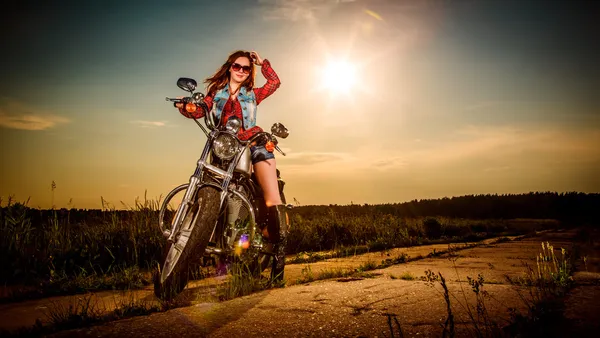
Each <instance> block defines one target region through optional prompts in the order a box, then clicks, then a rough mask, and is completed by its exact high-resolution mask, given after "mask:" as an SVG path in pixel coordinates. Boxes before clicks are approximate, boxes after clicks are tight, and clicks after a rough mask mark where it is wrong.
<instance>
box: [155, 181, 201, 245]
mask: <svg viewBox="0 0 600 338" xmlns="http://www.w3.org/2000/svg"><path fill="white" fill-rule="evenodd" d="M198 183H200V179H199V178H198V177H196V176H192V177H190V182H189V183H188V187H187V190H186V191H185V195H184V196H183V200H182V201H181V204H179V207H178V208H177V212H176V213H175V220H174V221H173V228H171V230H170V233H168V232H169V230H163V234H164V235H167V233H168V237H167V241H169V242H174V241H175V235H176V234H177V233H178V232H179V228H180V227H181V223H182V220H183V218H184V216H185V215H186V214H187V211H188V210H189V209H190V207H191V206H192V204H193V198H194V196H196V191H197V190H198V186H199V184H198ZM165 201H166V199H165ZM166 232H167V233H166Z"/></svg>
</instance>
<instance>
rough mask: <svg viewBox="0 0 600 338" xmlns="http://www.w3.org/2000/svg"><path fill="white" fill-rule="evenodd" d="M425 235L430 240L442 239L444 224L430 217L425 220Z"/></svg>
mask: <svg viewBox="0 0 600 338" xmlns="http://www.w3.org/2000/svg"><path fill="white" fill-rule="evenodd" d="M423 227H424V228H425V234H426V235H427V238H429V239H438V238H440V237H442V224H441V223H440V221H438V220H437V219H436V218H432V217H428V218H425V219H424V220H423Z"/></svg>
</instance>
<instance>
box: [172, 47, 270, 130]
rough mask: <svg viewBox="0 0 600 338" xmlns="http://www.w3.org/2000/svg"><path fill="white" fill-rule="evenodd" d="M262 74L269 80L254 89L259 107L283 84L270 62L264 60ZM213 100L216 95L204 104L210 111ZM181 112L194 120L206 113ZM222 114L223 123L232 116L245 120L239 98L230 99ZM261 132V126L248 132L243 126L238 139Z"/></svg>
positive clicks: (206, 99) (199, 110)
mask: <svg viewBox="0 0 600 338" xmlns="http://www.w3.org/2000/svg"><path fill="white" fill-rule="evenodd" d="M261 72H262V74H263V76H264V77H265V78H266V79H267V83H265V85H264V86H262V87H260V88H254V89H252V90H253V91H254V95H255V96H256V105H259V104H260V102H261V101H262V100H264V99H266V98H267V97H269V96H270V95H271V94H273V93H274V92H275V91H276V90H277V88H279V85H280V84H281V81H279V77H278V76H277V73H275V71H274V70H273V68H271V63H270V62H269V60H267V59H265V60H263V64H262V66H261ZM213 99H214V94H213V95H211V96H206V97H205V98H204V103H206V106H207V107H208V110H209V111H210V110H211V109H212V105H213ZM179 112H180V113H181V114H182V115H183V116H185V117H188V118H192V117H194V118H197V119H198V118H201V117H204V111H202V109H198V110H196V111H195V112H193V113H188V112H187V111H186V110H185V108H179ZM222 114H224V115H223V118H222V119H221V120H222V121H223V123H227V120H228V119H229V118H230V117H232V116H237V117H239V118H240V119H243V117H242V106H241V105H240V101H238V99H237V96H236V98H235V99H233V100H232V99H231V97H229V100H227V103H225V107H224V108H223V112H222ZM261 131H263V130H262V128H261V127H259V126H254V127H252V128H250V129H248V130H245V129H244V127H243V126H242V128H241V129H240V131H239V132H238V137H239V138H240V139H241V140H247V139H249V138H251V137H252V136H254V135H255V134H256V133H259V132H261Z"/></svg>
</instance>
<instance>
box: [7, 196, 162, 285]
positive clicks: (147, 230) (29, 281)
mask: <svg viewBox="0 0 600 338" xmlns="http://www.w3.org/2000/svg"><path fill="white" fill-rule="evenodd" d="M102 202H103V209H102V210H99V211H98V210H95V211H81V210H75V209H71V210H67V209H61V210H38V209H32V208H29V207H27V205H26V203H25V204H24V203H13V201H12V200H10V199H9V200H8V203H7V205H6V206H2V207H1V208H0V232H1V233H2V236H0V276H1V277H0V282H1V283H2V284H4V285H11V284H21V285H36V287H38V288H39V287H40V285H41V289H44V288H45V287H48V288H54V289H56V286H57V285H60V287H59V288H58V289H61V288H62V289H64V287H66V288H67V289H69V287H68V286H67V285H68V282H69V281H71V282H72V281H73V280H77V279H78V280H80V281H86V280H87V281H88V282H89V283H88V284H89V285H87V286H84V288H91V289H93V288H95V287H98V288H111V287H114V286H115V285H119V284H127V285H123V286H124V287H131V286H132V285H131V284H140V283H142V284H143V283H144V277H143V276H142V275H141V271H140V269H145V268H149V267H150V266H152V263H153V262H155V261H158V260H159V259H160V258H161V255H162V252H163V248H162V247H163V245H164V244H165V241H164V240H163V237H162V236H161V234H160V231H159V230H158V225H157V219H158V205H159V204H158V201H151V200H148V199H144V201H143V202H140V201H136V204H135V205H134V206H133V207H130V210H128V211H126V212H124V211H120V210H116V208H114V207H113V206H110V205H109V204H108V203H106V202H105V201H104V200H102ZM111 275H119V277H118V278H116V279H113V280H111V281H109V282H108V283H101V282H100V281H98V280H95V281H93V277H94V276H111ZM119 278H121V279H122V280H120V281H119V280H117V279H119ZM123 279H124V280H123ZM128 279H129V280H128ZM76 284H77V283H76ZM133 286H135V285H133ZM73 289H75V290H73ZM76 289H77V287H73V288H71V291H77V290H76ZM63 291H67V290H63Z"/></svg>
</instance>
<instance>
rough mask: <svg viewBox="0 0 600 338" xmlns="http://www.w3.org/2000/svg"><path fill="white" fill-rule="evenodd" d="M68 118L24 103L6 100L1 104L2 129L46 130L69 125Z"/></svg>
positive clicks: (0, 125) (0, 124)
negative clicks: (65, 124)
mask: <svg viewBox="0 0 600 338" xmlns="http://www.w3.org/2000/svg"><path fill="white" fill-rule="evenodd" d="M69 122H70V120H69V119H68V118H66V117H62V116H57V115H54V114H51V113H49V112H47V111H43V110H41V109H38V108H35V107H31V106H26V105H24V104H22V103H19V102H16V101H12V100H4V101H2V102H1V103H0V127H4V128H10V129H19V130H46V129H50V128H54V127H56V126H58V125H60V124H64V123H69Z"/></svg>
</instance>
